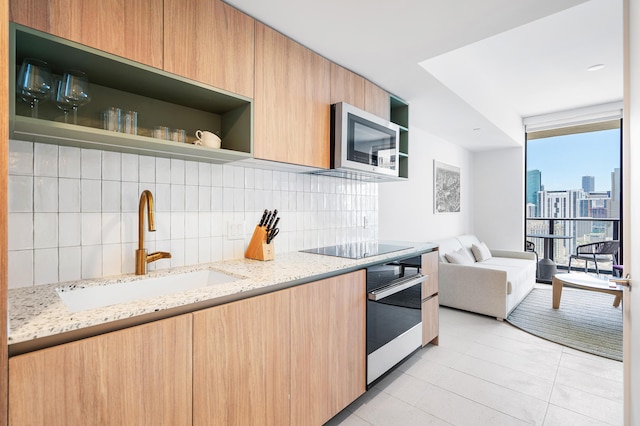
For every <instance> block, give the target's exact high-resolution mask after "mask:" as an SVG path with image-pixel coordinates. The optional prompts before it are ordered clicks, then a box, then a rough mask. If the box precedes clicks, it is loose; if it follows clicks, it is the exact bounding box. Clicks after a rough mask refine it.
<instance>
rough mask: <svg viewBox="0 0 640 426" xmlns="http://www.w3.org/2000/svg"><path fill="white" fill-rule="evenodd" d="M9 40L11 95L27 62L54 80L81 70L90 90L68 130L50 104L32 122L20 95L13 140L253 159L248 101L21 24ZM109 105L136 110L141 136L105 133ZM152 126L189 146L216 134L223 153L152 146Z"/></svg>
mask: <svg viewBox="0 0 640 426" xmlns="http://www.w3.org/2000/svg"><path fill="white" fill-rule="evenodd" d="M11 34H12V45H11V47H12V49H11V54H12V58H11V61H12V62H10V63H11V64H13V66H12V67H11V69H10V71H11V82H10V90H11V93H15V82H16V75H17V73H18V71H19V68H20V65H21V64H22V62H23V60H24V59H25V58H36V59H40V60H43V61H46V62H47V63H48V64H49V66H50V67H51V71H52V74H53V75H54V77H55V76H58V77H59V76H61V75H62V74H63V73H64V72H65V71H66V70H69V69H76V70H81V71H84V72H85V73H86V74H87V76H88V78H89V82H90V90H91V93H90V94H91V102H89V103H88V104H87V105H85V106H82V107H80V108H78V121H77V125H74V124H69V123H72V118H71V114H69V115H70V117H68V123H65V118H64V114H63V112H62V111H60V110H58V109H57V108H56V106H55V103H54V102H53V101H51V100H48V101H44V102H41V103H40V104H39V115H38V118H37V119H35V118H32V117H31V109H30V106H29V105H28V104H27V103H26V102H24V101H22V100H21V99H20V98H19V97H18V96H17V95H16V96H15V97H13V99H12V102H11V105H10V110H11V116H12V118H13V120H12V137H14V138H18V139H26V140H33V141H40V142H45V143H58V144H62V145H64V144H69V145H79V146H86V147H100V148H101V149H111V150H118V151H124V150H127V151H132V150H133V151H134V152H145V153H150V154H151V153H157V154H158V155H161V156H172V157H180V156H186V157H189V158H191V157H193V156H197V155H198V154H197V153H198V152H199V153H200V155H201V156H202V157H203V159H204V160H209V161H220V162H223V161H232V160H235V159H246V158H250V157H251V156H252V155H251V154H252V120H253V117H252V116H253V111H252V102H251V100H250V99H248V98H245V97H242V96H240V95H235V94H232V93H229V92H225V91H223V90H219V89H216V88H213V87H211V86H207V85H204V84H201V83H198V82H194V81H191V80H188V79H185V78H183V77H180V76H177V75H174V74H170V73H167V72H165V71H162V70H160V69H156V68H152V67H148V66H146V65H143V64H139V63H136V62H133V61H129V60H127V59H124V58H120V57H117V56H114V55H110V54H108V53H105V52H102V51H98V50H96V49H92V48H89V47H87V46H83V45H80V44H77V43H74V42H71V41H68V40H64V39H61V38H58V37H55V36H52V35H49V34H45V33H42V32H39V31H36V30H32V29H30V28H26V27H22V26H19V25H15V24H12V33H11ZM54 92H55V91H54ZM54 96H55V95H54ZM111 106H116V107H118V108H121V109H122V110H134V111H138V134H137V135H124V134H122V133H117V132H110V131H107V130H102V119H101V116H102V111H103V110H104V109H106V108H108V107H111ZM155 126H167V127H169V128H176V129H184V130H185V131H186V133H187V142H194V141H195V131H196V130H209V131H213V132H216V133H218V134H220V135H221V137H222V149H219V150H213V149H208V148H203V147H200V146H194V145H191V144H181V143H176V142H168V141H160V140H158V139H153V138H152V137H151V136H152V131H153V128H154V127H155ZM83 138H91V139H90V140H84V141H83ZM83 142H84V143H83ZM172 145H175V146H172Z"/></svg>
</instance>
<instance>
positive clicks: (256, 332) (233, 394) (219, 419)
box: [193, 290, 290, 426]
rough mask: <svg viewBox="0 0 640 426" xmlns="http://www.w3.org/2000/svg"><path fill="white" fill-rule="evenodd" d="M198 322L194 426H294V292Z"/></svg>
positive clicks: (224, 308) (232, 306)
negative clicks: (291, 420)
mask: <svg viewBox="0 0 640 426" xmlns="http://www.w3.org/2000/svg"><path fill="white" fill-rule="evenodd" d="M193 318H194V325H193V331H194V333H193V344H194V349H193V424H194V425H274V426H280V425H287V424H289V387H290V383H289V380H290V373H289V368H290V357H289V351H290V347H289V335H290V315H289V291H288V290H284V291H279V292H275V293H270V294H266V295H263V296H257V297H252V298H249V299H244V300H240V301H237V302H233V303H229V304H225V305H221V306H217V307H214V308H210V309H206V310H203V311H200V312H196V313H194V314H193Z"/></svg>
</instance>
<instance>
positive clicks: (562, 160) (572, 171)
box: [527, 129, 620, 191]
mask: <svg viewBox="0 0 640 426" xmlns="http://www.w3.org/2000/svg"><path fill="white" fill-rule="evenodd" d="M618 167H620V130H619V129H612V130H601V131H597V132H588V133H580V134H574V135H566V136H554V137H551V138H544V139H534V140H531V141H528V142H527V170H536V169H538V170H540V171H541V172H542V184H543V185H544V189H545V190H547V191H556V190H564V189H580V188H582V176H594V177H595V190H596V191H610V190H611V172H613V169H615V168H618Z"/></svg>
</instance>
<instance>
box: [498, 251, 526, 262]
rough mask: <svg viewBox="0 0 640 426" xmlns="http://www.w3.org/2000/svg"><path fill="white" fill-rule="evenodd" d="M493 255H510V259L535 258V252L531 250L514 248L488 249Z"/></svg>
mask: <svg viewBox="0 0 640 426" xmlns="http://www.w3.org/2000/svg"><path fill="white" fill-rule="evenodd" d="M490 251H491V256H493V257H510V258H512V259H527V260H533V261H535V260H536V254H535V253H534V252H532V251H515V250H490Z"/></svg>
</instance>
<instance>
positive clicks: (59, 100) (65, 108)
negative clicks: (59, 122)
mask: <svg viewBox="0 0 640 426" xmlns="http://www.w3.org/2000/svg"><path fill="white" fill-rule="evenodd" d="M65 87H66V81H65V80H64V79H63V80H58V82H57V90H56V95H55V98H54V100H55V102H56V106H57V107H58V109H61V110H62V112H63V113H64V122H65V123H68V122H69V111H71V109H72V107H71V104H70V103H69V101H68V100H67V99H66V98H65V97H64V92H65ZM52 97H53V96H52Z"/></svg>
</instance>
